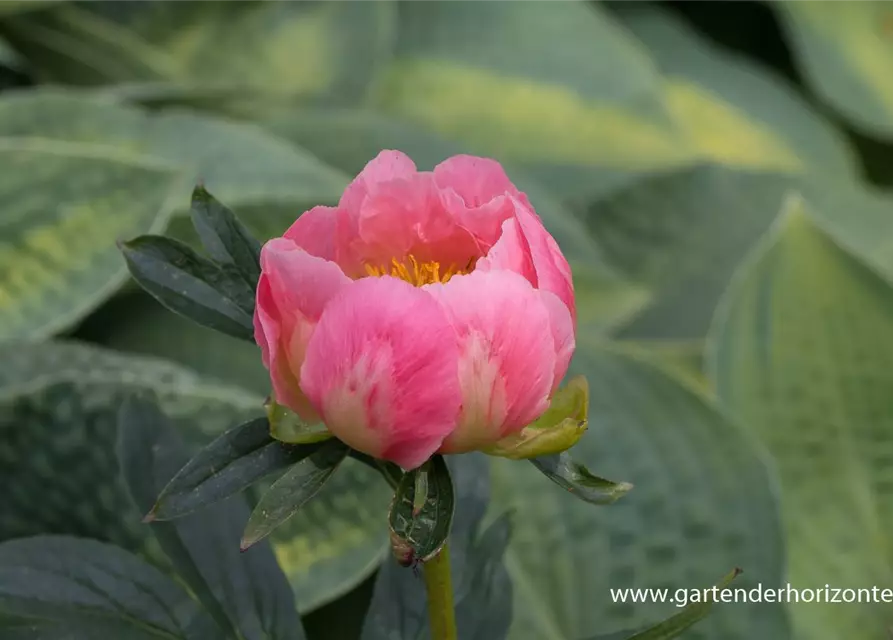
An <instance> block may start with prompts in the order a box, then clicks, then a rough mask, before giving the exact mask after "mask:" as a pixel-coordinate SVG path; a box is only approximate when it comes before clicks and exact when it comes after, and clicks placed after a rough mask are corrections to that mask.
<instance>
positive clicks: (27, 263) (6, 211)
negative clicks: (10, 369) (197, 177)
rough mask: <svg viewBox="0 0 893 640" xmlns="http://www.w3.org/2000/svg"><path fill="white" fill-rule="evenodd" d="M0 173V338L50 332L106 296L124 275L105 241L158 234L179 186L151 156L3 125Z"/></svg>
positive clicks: (112, 245)
mask: <svg viewBox="0 0 893 640" xmlns="http://www.w3.org/2000/svg"><path fill="white" fill-rule="evenodd" d="M0 119H2V117H0ZM3 128H4V127H3V125H2V124H0V129H3ZM0 176H2V178H0V237H2V241H0V342H3V341H6V340H21V339H39V338H45V337H47V336H50V335H52V334H53V333H56V332H58V331H61V330H63V329H66V328H68V327H69V326H71V325H72V324H74V323H75V322H77V321H78V320H80V319H81V318H82V317H84V316H85V315H86V314H87V313H89V312H90V311H91V310H92V309H93V308H95V307H96V306H98V305H99V304H100V303H101V302H102V301H103V300H105V299H106V298H107V297H109V296H110V295H111V293H112V292H114V291H115V289H117V288H118V286H120V285H121V284H122V283H123V282H124V280H125V278H126V271H125V269H124V265H123V264H121V261H120V256H118V255H116V254H117V249H116V247H115V242H116V241H117V240H118V239H119V238H121V237H122V236H130V235H134V234H138V233H146V232H151V231H160V230H161V229H162V228H163V227H164V226H165V224H166V223H167V218H168V216H169V215H170V212H171V200H170V198H171V195H172V194H173V193H174V191H175V189H176V188H177V185H179V184H180V179H179V178H178V177H177V176H176V175H175V174H173V173H172V172H170V171H169V170H168V168H167V167H166V166H165V165H163V164H159V163H158V162H157V161H155V160H153V159H152V158H147V157H144V156H141V155H138V154H133V153H124V152H122V150H119V149H115V148H112V147H105V146H98V145H81V144H52V143H49V142H48V141H45V140H39V139H15V138H8V137H4V133H3V132H0Z"/></svg>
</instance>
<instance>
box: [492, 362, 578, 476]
mask: <svg viewBox="0 0 893 640" xmlns="http://www.w3.org/2000/svg"><path fill="white" fill-rule="evenodd" d="M588 415H589V385H588V384H587V383H586V378H584V377H583V376H577V377H575V378H572V379H571V380H570V382H568V383H567V385H566V386H565V387H564V388H563V389H559V390H558V391H557V392H556V393H555V395H554V396H553V397H552V402H551V404H550V405H549V408H548V409H546V411H545V413H543V415H541V416H540V417H539V418H538V419H537V420H536V421H535V422H533V423H531V424H530V425H528V426H526V427H524V428H523V429H521V431H518V432H517V433H513V434H511V435H509V436H506V437H505V438H503V439H502V440H500V441H499V442H497V443H496V444H494V445H492V446H491V447H489V448H487V449H485V450H484V453H486V454H488V455H491V456H499V457H501V458H510V459H512V460H525V459H529V458H537V457H540V456H548V455H555V454H558V453H562V452H564V451H567V450H568V449H570V448H571V447H573V446H574V445H575V444H577V441H578V440H579V439H580V438H581V437H582V436H583V434H584V433H586V429H588V428H589V421H588Z"/></svg>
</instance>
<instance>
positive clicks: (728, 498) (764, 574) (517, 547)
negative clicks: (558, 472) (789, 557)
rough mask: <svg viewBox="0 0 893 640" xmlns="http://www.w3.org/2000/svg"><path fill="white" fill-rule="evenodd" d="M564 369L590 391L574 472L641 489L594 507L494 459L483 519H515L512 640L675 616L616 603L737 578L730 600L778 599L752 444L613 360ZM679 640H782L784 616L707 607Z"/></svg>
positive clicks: (770, 513) (761, 470) (765, 490)
mask: <svg viewBox="0 0 893 640" xmlns="http://www.w3.org/2000/svg"><path fill="white" fill-rule="evenodd" d="M572 369H573V372H574V373H577V374H583V375H585V376H586V378H587V379H588V380H589V381H590V383H591V384H590V406H589V420H590V425H591V426H590V428H589V431H587V433H586V434H585V435H584V437H583V438H582V439H581V440H580V442H579V443H577V445H576V446H575V447H574V448H573V450H572V453H573V456H574V458H576V459H577V460H579V461H580V462H582V463H584V464H585V465H586V466H587V467H588V468H589V469H590V470H592V472H593V473H597V474H600V475H601V474H604V475H606V476H607V477H609V478H619V479H623V480H629V481H630V482H632V483H633V484H634V485H635V486H634V488H633V489H632V490H631V491H630V492H629V493H628V494H626V495H624V496H623V498H622V499H620V500H618V501H617V502H616V503H614V504H612V505H610V506H605V507H594V506H592V505H590V504H586V503H585V502H582V501H580V500H577V499H576V498H575V497H573V496H571V495H565V494H563V493H562V492H561V490H560V489H559V488H558V487H556V486H555V485H554V484H552V483H550V482H546V481H545V479H544V478H543V477H542V476H541V475H540V474H539V473H538V472H537V471H536V470H535V469H533V468H532V467H531V465H527V464H519V463H518V462H513V461H509V460H499V459H495V458H494V459H493V463H492V464H493V467H492V469H493V501H492V505H491V510H492V512H493V513H494V514H498V513H502V512H503V511H505V510H506V509H514V510H516V513H515V527H514V535H513V537H512V539H511V541H510V543H509V549H508V552H507V554H506V565H507V567H508V570H509V573H510V575H511V577H512V581H513V583H514V585H515V587H514V593H515V604H514V621H513V623H512V627H511V631H510V633H509V639H510V640H541V639H542V638H549V639H550V640H579V639H580V638H590V637H593V636H599V635H603V634H606V633H610V632H613V631H620V630H629V629H639V628H642V627H644V626H647V625H650V624H654V622H655V621H656V620H662V619H665V618H667V617H669V616H671V615H673V614H675V613H678V612H679V609H678V608H676V607H675V606H674V605H673V604H670V603H664V604H660V603H654V602H639V603H632V602H627V603H625V604H618V603H616V602H614V601H613V600H612V598H611V591H610V590H611V589H622V588H627V587H630V588H650V587H655V588H669V589H676V588H681V587H691V586H693V585H695V586H700V585H709V584H713V583H714V582H715V581H716V579H717V576H721V575H723V574H725V573H727V572H728V571H729V568H730V567H735V566H738V567H741V568H742V569H743V570H744V573H743V575H742V576H741V577H740V578H738V580H736V583H735V586H736V587H743V588H748V589H750V588H753V587H754V586H755V585H756V584H758V583H762V584H763V585H764V587H765V586H769V585H773V586H778V585H780V584H781V583H782V580H783V577H784V551H783V544H782V538H781V531H780V523H779V518H778V513H777V511H776V509H777V505H776V502H775V499H774V489H773V486H772V484H771V481H770V477H769V473H768V472H767V468H766V466H765V465H764V462H763V459H762V457H761V455H760V454H759V452H758V451H757V450H756V449H755V448H754V447H753V445H752V442H751V441H750V440H749V439H748V438H747V437H746V434H744V433H743V432H741V431H739V429H738V428H736V426H735V425H733V424H732V423H730V422H729V421H728V420H727V419H726V418H724V417H723V416H722V415H721V414H720V413H719V412H718V411H717V410H716V409H715V408H714V407H712V406H711V405H710V402H709V401H707V400H706V399H705V398H704V397H703V396H701V395H700V394H699V393H697V392H695V391H692V390H691V388H689V387H688V386H686V385H685V384H682V383H680V382H679V381H677V380H675V379H673V378H671V377H669V376H668V375H666V374H665V373H664V372H662V371H660V370H659V369H657V368H655V367H654V366H653V365H651V364H650V363H648V362H646V361H643V360H640V359H638V358H637V357H636V356H635V355H630V354H627V353H625V352H623V351H621V350H618V349H617V348H611V347H607V346H602V347H600V348H597V347H593V346H589V345H586V344H582V345H579V346H578V348H577V352H576V355H575V357H574V363H573V365H572ZM620 637H625V636H620ZM686 637H687V638H692V639H693V640H694V639H697V640H713V639H714V638H723V639H724V640H750V639H752V638H773V640H785V639H786V638H788V637H789V636H788V626H787V620H786V614H785V611H784V608H783V606H782V605H773V604H766V603H761V604H748V603H740V602H739V603H737V604H728V605H726V604H719V605H717V606H715V607H714V608H713V611H711V613H710V615H709V616H708V617H707V618H706V619H704V620H703V621H701V622H699V623H698V624H697V625H696V626H695V627H693V628H692V630H691V631H690V632H689V633H688V634H687V635H686Z"/></svg>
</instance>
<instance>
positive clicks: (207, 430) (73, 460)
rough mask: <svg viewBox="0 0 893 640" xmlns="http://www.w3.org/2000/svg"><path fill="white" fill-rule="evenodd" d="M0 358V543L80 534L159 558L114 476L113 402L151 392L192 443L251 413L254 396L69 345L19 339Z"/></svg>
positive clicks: (154, 364) (161, 366)
mask: <svg viewBox="0 0 893 640" xmlns="http://www.w3.org/2000/svg"><path fill="white" fill-rule="evenodd" d="M0 361H2V362H3V367H2V369H3V375H2V376H0V383H5V384H0V482H2V483H3V486H6V487H8V491H7V492H6V494H5V496H4V508H3V509H0V540H4V539H8V538H13V537H25V536H29V535H35V534H39V533H60V534H72V535H80V536H88V537H94V538H98V539H101V540H107V541H111V542H114V543H115V544H117V545H119V546H122V547H124V548H126V549H129V550H133V551H138V552H140V553H145V554H147V555H148V557H150V558H151V559H152V560H153V561H156V562H158V563H159V564H162V565H164V564H166V561H165V560H164V558H163V556H162V555H161V553H160V551H159V550H158V549H157V546H155V545H154V544H153V543H151V542H150V531H149V530H148V528H147V527H146V526H145V525H142V524H140V519H141V517H142V515H143V513H145V512H143V513H140V512H139V511H137V510H136V509H135V508H134V507H133V505H132V503H131V501H130V498H129V496H128V494H127V490H126V488H125V487H124V486H123V485H122V484H121V482H120V470H119V467H118V462H117V458H116V456H115V440H116V434H117V423H116V421H117V415H116V413H117V408H118V406H119V404H120V402H121V401H122V399H123V398H124V397H126V396H127V395H129V394H130V393H132V392H133V391H147V390H150V391H152V392H154V393H156V394H157V395H158V396H159V398H160V399H161V401H162V404H163V406H164V408H165V410H166V411H167V412H168V413H169V414H170V415H171V416H172V417H173V418H174V419H175V420H176V422H177V425H178V427H179V428H180V432H181V433H182V435H183V437H184V438H185V439H186V440H187V441H189V442H190V443H192V444H193V445H195V444H197V443H203V442H206V441H207V439H208V438H209V435H208V434H213V433H219V432H220V431H221V430H222V428H223V427H224V426H225V425H226V424H228V423H230V422H231V421H232V420H237V419H239V418H240V417H243V418H247V417H248V415H249V414H250V413H252V412H253V413H255V414H256V412H257V407H258V400H257V399H256V398H254V397H253V396H251V395H249V394H246V393H245V392H242V391H240V390H238V389H235V388H233V387H225V386H222V385H220V384H208V383H206V382H204V381H202V380H201V379H199V378H198V377H197V376H196V375H195V374H192V373H190V372H189V371H186V370H184V369H182V368H179V367H175V366H173V365H171V364H168V363H161V362H159V361H157V360H152V359H148V358H135V357H132V356H131V357H127V356H123V355H120V354H114V353H110V352H107V351H102V350H100V349H95V348H91V347H87V346H82V345H77V344H75V343H68V344H65V343H53V342H50V343H45V344H27V345H26V344H17V345H15V346H10V347H7V348H5V349H0ZM35 496H40V499H39V500H36V499H35ZM149 506H151V505H149ZM148 509H149V507H146V510H148Z"/></svg>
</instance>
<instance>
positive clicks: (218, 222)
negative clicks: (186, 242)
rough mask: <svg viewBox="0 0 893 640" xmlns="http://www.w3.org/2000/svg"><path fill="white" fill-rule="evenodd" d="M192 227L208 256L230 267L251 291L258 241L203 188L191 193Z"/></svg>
mask: <svg viewBox="0 0 893 640" xmlns="http://www.w3.org/2000/svg"><path fill="white" fill-rule="evenodd" d="M191 213H192V224H193V226H194V227H195V230H196V232H197V233H198V237H199V239H200V240H201V242H202V246H204V248H205V250H206V251H207V252H208V255H209V256H211V259H212V260H213V261H214V262H216V263H217V264H226V265H231V266H233V267H234V268H235V269H236V271H237V272H238V273H239V274H240V275H241V276H242V277H243V278H245V281H246V282H247V283H248V284H249V285H250V286H251V288H252V289H256V288H257V281H258V279H259V278H260V242H258V241H257V239H256V238H255V237H254V236H252V235H251V234H250V233H249V232H248V229H246V228H245V225H243V224H242V222H241V221H240V220H239V219H238V218H237V217H236V214H235V213H233V212H232V211H231V210H230V209H229V208H228V207H225V206H224V205H222V204H221V203H220V202H219V201H218V200H217V199H216V198H215V197H214V196H212V195H211V194H210V193H208V191H207V190H206V189H205V188H204V187H203V186H197V187H196V188H195V190H194V191H193V192H192V209H191Z"/></svg>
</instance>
